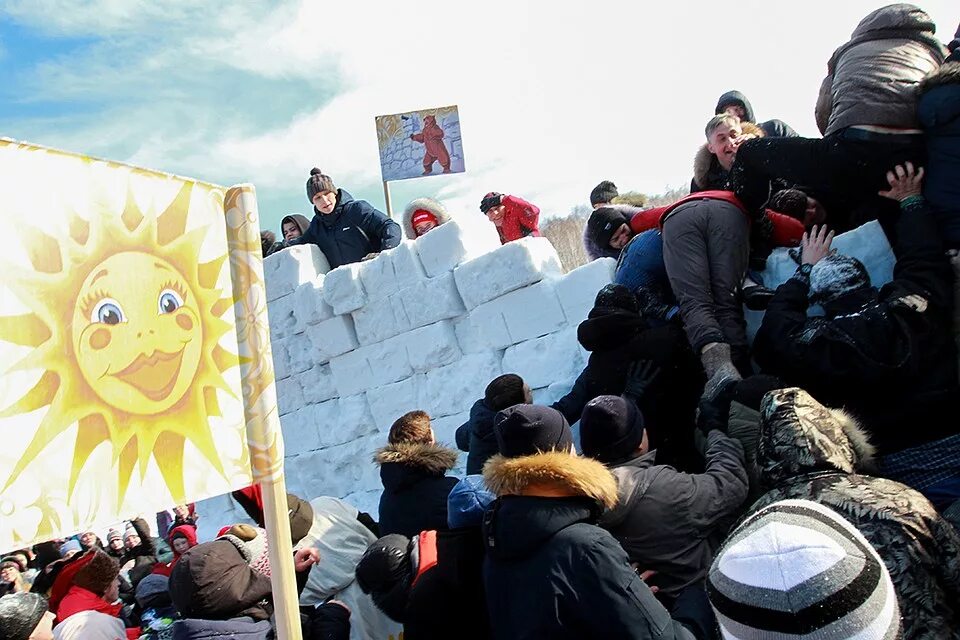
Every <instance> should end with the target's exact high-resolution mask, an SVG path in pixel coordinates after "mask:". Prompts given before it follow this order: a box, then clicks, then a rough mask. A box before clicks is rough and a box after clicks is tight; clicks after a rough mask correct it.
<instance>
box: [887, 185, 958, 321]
mask: <svg viewBox="0 0 960 640" xmlns="http://www.w3.org/2000/svg"><path fill="white" fill-rule="evenodd" d="M894 253H895V254H896V256H897V262H896V264H895V265H894V267H893V283H894V285H896V286H897V288H899V289H904V290H906V291H907V292H910V293H918V294H920V295H922V296H923V297H924V298H926V299H927V301H928V302H929V303H930V304H932V305H935V306H936V307H938V308H939V309H949V308H950V307H951V306H952V304H953V288H952V282H953V274H952V272H951V269H950V262H949V260H948V259H947V257H946V255H945V253H944V249H943V243H942V242H941V240H940V232H939V230H938V227H937V222H936V219H935V218H934V217H933V213H932V212H931V211H930V207H929V205H928V204H927V201H926V200H925V199H923V198H920V199H918V200H914V201H913V202H912V203H910V204H907V205H906V206H904V207H903V210H902V211H901V213H900V220H899V221H898V223H897V246H896V247H895V248H894Z"/></svg>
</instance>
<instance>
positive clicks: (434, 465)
mask: <svg viewBox="0 0 960 640" xmlns="http://www.w3.org/2000/svg"><path fill="white" fill-rule="evenodd" d="M457 455H458V454H457V452H456V451H454V450H453V449H448V448H447V447H444V446H441V445H438V444H423V443H409V442H402V443H399V444H388V445H387V446H385V447H382V448H380V449H377V452H376V453H375V454H374V456H373V461H374V462H376V463H377V464H378V465H379V466H381V467H382V466H383V465H385V464H389V463H396V464H400V465H403V466H405V467H414V468H416V469H419V470H422V471H424V472H425V473H427V474H430V475H439V476H442V475H443V474H445V473H446V472H447V471H449V470H450V469H453V468H454V467H455V466H456V465H457Z"/></svg>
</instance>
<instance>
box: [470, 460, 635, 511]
mask: <svg viewBox="0 0 960 640" xmlns="http://www.w3.org/2000/svg"><path fill="white" fill-rule="evenodd" d="M483 479H484V482H486V484H487V488H488V489H490V490H491V491H492V492H493V493H495V494H496V495H497V496H498V497H501V496H523V495H529V492H530V491H531V490H532V489H534V488H536V489H539V490H541V491H542V490H547V491H550V492H556V493H558V494H561V495H566V496H577V497H583V498H590V499H592V500H595V501H596V502H597V503H599V504H600V505H601V506H602V507H604V508H606V509H611V508H613V507H614V506H616V504H617V481H616V480H615V479H614V477H613V474H612V473H610V471H609V470H608V469H607V468H606V467H605V466H603V465H602V464H601V463H599V462H597V461H596V460H592V459H590V458H582V457H580V456H576V455H571V454H569V453H565V452H560V451H551V452H548V453H538V454H535V455H532V456H523V457H520V458H505V457H503V456H502V455H495V456H493V457H492V458H490V460H488V461H487V463H486V464H485V465H484V466H483Z"/></svg>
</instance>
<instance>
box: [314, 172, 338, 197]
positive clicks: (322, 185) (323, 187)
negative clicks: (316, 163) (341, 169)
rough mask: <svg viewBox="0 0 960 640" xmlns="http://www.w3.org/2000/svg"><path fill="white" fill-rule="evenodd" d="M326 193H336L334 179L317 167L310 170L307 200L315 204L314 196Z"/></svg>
mask: <svg viewBox="0 0 960 640" xmlns="http://www.w3.org/2000/svg"><path fill="white" fill-rule="evenodd" d="M324 191H332V192H334V193H336V191H337V187H336V186H335V185H334V184H333V178H331V177H330V176H328V175H324V173H323V171H320V169H317V168H316V167H314V168H313V169H310V177H309V178H307V200H309V201H310V203H311V204H313V198H314V196H316V195H317V194H318V193H323V192H324Z"/></svg>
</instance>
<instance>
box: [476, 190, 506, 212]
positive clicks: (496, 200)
mask: <svg viewBox="0 0 960 640" xmlns="http://www.w3.org/2000/svg"><path fill="white" fill-rule="evenodd" d="M502 199H503V194H502V193H497V192H496V191H491V192H490V193H488V194H487V195H485V196H483V199H482V200H480V212H481V213H486V212H487V211H489V210H490V209H493V208H494V207H498V206H500V201H501V200H502Z"/></svg>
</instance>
